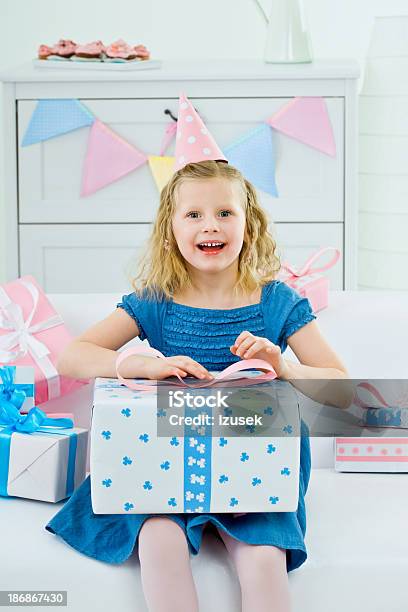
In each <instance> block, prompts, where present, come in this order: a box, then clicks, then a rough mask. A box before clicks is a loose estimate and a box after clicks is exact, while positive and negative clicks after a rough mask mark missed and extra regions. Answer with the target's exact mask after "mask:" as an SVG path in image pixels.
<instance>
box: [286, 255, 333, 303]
mask: <svg viewBox="0 0 408 612" xmlns="http://www.w3.org/2000/svg"><path fill="white" fill-rule="evenodd" d="M328 251H333V257H332V258H331V259H330V261H329V262H327V263H326V264H325V265H324V266H320V267H318V268H313V267H312V265H313V264H314V262H315V261H316V260H317V259H319V258H320V257H321V256H322V255H323V254H324V253H327V252H328ZM339 257H340V251H339V250H338V249H335V248H334V247H325V248H323V249H320V250H319V251H317V252H316V253H314V255H312V256H311V257H309V259H308V260H307V261H306V263H305V264H304V266H303V267H302V268H300V270H297V269H296V268H294V267H293V266H291V265H290V264H289V263H287V262H283V263H282V267H281V270H280V272H279V274H278V277H277V278H278V280H281V281H283V282H285V283H286V284H287V285H289V286H290V287H292V289H295V290H296V291H297V292H298V293H299V295H300V296H302V297H306V298H308V300H309V302H310V304H311V306H312V309H313V311H314V312H318V311H319V310H323V309H324V308H327V306H328V303H329V279H328V278H327V276H324V275H323V274H320V273H321V272H323V271H325V270H328V269H329V268H331V267H333V266H334V264H335V263H336V262H337V261H338V259H339Z"/></svg>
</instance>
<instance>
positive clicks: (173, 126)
mask: <svg viewBox="0 0 408 612" xmlns="http://www.w3.org/2000/svg"><path fill="white" fill-rule="evenodd" d="M176 132H177V122H176V121H172V122H171V123H169V124H168V125H167V127H166V131H165V134H164V136H163V142H162V146H161V149H160V153H159V157H163V156H164V154H165V152H166V149H167V147H168V146H169V144H170V143H171V141H172V140H173V137H174V135H175V133H176Z"/></svg>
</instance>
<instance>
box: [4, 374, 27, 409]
mask: <svg viewBox="0 0 408 612" xmlns="http://www.w3.org/2000/svg"><path fill="white" fill-rule="evenodd" d="M15 374H16V366H3V367H1V368H0V379H1V380H2V381H3V383H2V384H0V404H1V402H9V403H11V404H13V406H15V407H16V408H17V409H18V410H20V408H21V407H22V405H23V404H24V401H25V399H26V397H27V392H29V391H30V390H32V385H18V389H17V387H16V385H15V383H14V378H15Z"/></svg>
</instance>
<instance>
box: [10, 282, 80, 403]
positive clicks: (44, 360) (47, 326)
mask: <svg viewBox="0 0 408 612" xmlns="http://www.w3.org/2000/svg"><path fill="white" fill-rule="evenodd" d="M71 339H72V338H71V336H70V334H69V332H68V330H67V328H66V327H65V325H64V322H63V320H62V318H61V316H60V315H59V314H58V313H57V312H56V311H55V309H54V308H53V306H52V305H51V304H50V302H49V301H48V299H47V297H46V296H45V294H44V292H43V291H42V289H41V288H40V287H39V285H38V284H37V283H36V281H35V279H34V278H33V277H31V276H25V277H23V278H20V279H18V280H16V281H13V282H11V283H8V284H6V285H3V286H0V364H9V363H13V364H17V365H30V366H33V367H34V370H35V403H36V404H42V403H44V402H46V401H48V400H50V399H53V398H55V397H59V396H60V395H65V394H66V393H69V392H71V391H73V390H74V389H76V388H78V387H79V386H81V385H83V384H85V383H86V382H87V381H83V380H82V381H77V380H74V379H71V378H66V377H64V376H59V374H58V372H57V369H56V362H57V358H58V355H59V353H61V351H62V350H63V349H64V348H65V346H66V345H67V344H68V343H69V342H70V341H71Z"/></svg>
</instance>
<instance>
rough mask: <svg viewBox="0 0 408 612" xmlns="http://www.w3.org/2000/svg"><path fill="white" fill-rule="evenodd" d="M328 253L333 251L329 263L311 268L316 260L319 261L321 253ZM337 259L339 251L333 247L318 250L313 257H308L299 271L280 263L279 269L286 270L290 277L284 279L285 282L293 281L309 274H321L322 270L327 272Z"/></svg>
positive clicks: (285, 263) (287, 264)
mask: <svg viewBox="0 0 408 612" xmlns="http://www.w3.org/2000/svg"><path fill="white" fill-rule="evenodd" d="M328 251H334V253H333V257H332V258H331V259H330V261H329V262H328V263H326V264H325V265H324V266H320V268H312V264H313V263H314V262H315V261H316V260H317V259H319V257H320V256H321V255H323V253H327V252H328ZM339 257H340V251H339V249H335V248H334V247H324V248H323V249H320V250H319V251H317V252H316V253H314V255H312V256H311V257H309V259H308V260H307V261H306V263H305V264H304V265H303V268H300V270H296V268H294V267H293V266H291V265H290V264H289V263H287V262H283V263H282V266H281V269H282V270H286V271H287V272H288V273H289V274H290V276H288V277H287V278H285V281H288V280H294V279H296V278H299V277H301V276H306V275H309V274H315V273H317V272H323V271H324V270H328V269H329V268H331V267H333V266H334V264H335V263H336V262H337V261H338V259H339Z"/></svg>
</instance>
